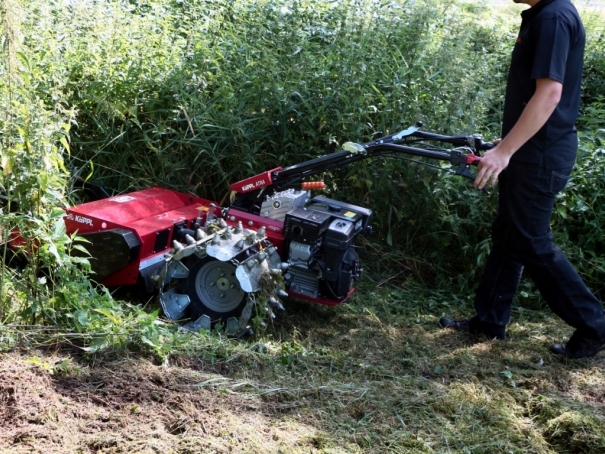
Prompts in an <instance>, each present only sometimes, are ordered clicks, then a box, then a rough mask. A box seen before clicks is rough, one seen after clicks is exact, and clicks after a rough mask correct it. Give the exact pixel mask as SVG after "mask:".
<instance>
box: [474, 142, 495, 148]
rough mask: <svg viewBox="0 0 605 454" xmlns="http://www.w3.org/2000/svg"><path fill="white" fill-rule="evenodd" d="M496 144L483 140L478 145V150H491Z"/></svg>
mask: <svg viewBox="0 0 605 454" xmlns="http://www.w3.org/2000/svg"><path fill="white" fill-rule="evenodd" d="M495 146H496V144H495V143H494V142H481V143H479V146H478V147H477V149H478V150H491V149H492V148H494V147H495Z"/></svg>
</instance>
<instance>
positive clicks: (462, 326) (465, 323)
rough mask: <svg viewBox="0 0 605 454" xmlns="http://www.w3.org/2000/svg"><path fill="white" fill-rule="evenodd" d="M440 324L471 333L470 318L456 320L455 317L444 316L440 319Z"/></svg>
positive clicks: (443, 326)
mask: <svg viewBox="0 0 605 454" xmlns="http://www.w3.org/2000/svg"><path fill="white" fill-rule="evenodd" d="M439 326H440V327H441V328H451V329H453V330H455V331H462V332H465V333H470V331H471V327H470V324H469V320H468V319H466V320H454V319H453V318H449V317H443V318H442V319H441V320H439Z"/></svg>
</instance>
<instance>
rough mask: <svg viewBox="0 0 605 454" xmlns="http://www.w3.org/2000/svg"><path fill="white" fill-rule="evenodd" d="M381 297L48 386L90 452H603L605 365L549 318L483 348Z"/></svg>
mask: <svg viewBox="0 0 605 454" xmlns="http://www.w3.org/2000/svg"><path fill="white" fill-rule="evenodd" d="M376 296H378V297H379V298H382V299H381V300H380V302H377V301H376V300H372V301H369V300H368V299H367V295H360V296H358V297H356V298H354V299H353V301H351V302H350V303H347V304H346V305H342V306H340V307H335V308H328V307H322V306H316V305H310V304H307V303H302V302H291V304H289V305H288V308H287V309H288V310H287V312H286V313H285V314H281V315H280V316H279V317H278V319H277V320H276V321H275V322H274V324H273V326H271V327H269V328H268V329H267V330H266V331H265V332H263V333H259V334H258V335H257V336H256V337H255V338H253V339H249V340H247V341H232V340H225V341H224V343H222V344H220V343H219V344H218V345H219V347H220V350H221V352H220V353H217V351H203V350H199V351H188V352H185V353H182V352H181V353H178V352H175V354H174V355H173V356H172V358H171V359H170V361H169V362H168V363H165V364H159V363H157V361H156V360H155V359H153V358H149V357H146V356H143V355H137V354H131V353H129V352H124V351H121V352H116V353H115V354H111V355H110V354H104V355H95V356H88V357H76V356H72V358H74V360H73V363H72V364H73V367H72V369H70V368H66V369H65V370H63V371H61V370H58V371H57V372H56V373H54V374H53V375H52V377H51V380H50V381H49V384H50V385H51V386H52V389H53V391H54V393H56V396H58V397H56V398H55V401H57V399H59V400H58V401H59V402H64V403H63V405H64V408H67V409H68V410H69V412H71V413H70V415H71V416H69V417H67V416H66V417H65V420H66V421H70V422H71V424H72V427H73V429H72V430H73V431H75V432H78V433H79V436H78V441H77V443H79V444H78V445H77V446H87V447H88V448H87V449H89V450H91V449H92V451H93V452H116V453H117V452H156V451H158V452H159V451H163V452H247V453H256V452H258V453H260V452H262V453H266V452H267V453H270V452H282V453H298V452H316V453H337V452H338V453H356V452H364V453H385V452H393V453H404V452H405V453H407V452H461V453H462V452H480V453H490V452H514V453H522V452H523V453H554V452H583V453H601V452H604V451H605V434H604V431H603V427H604V422H605V421H604V419H603V411H602V408H603V402H604V401H605V375H604V373H603V365H605V356H603V355H601V356H597V357H596V358H593V359H587V360H579V361H565V360H561V359H559V358H556V357H554V356H552V355H550V354H549V353H548V345H549V344H550V343H551V341H552V340H553V339H554V340H559V339H564V338H565V337H566V335H567V334H568V333H569V331H570V330H569V329H568V328H567V327H565V325H563V324H562V323H561V322H559V321H558V320H557V319H556V318H555V317H554V316H553V315H552V314H550V313H549V312H546V311H545V312H541V311H521V310H518V311H516V313H515V315H514V319H513V322H512V323H511V325H510V329H509V338H508V340H506V341H504V342H488V341H485V342H483V341H479V340H478V339H476V338H473V337H471V336H468V335H466V334H464V333H456V332H453V331H450V330H441V329H439V328H438V327H437V320H438V318H439V317H440V316H441V315H442V314H440V313H439V312H440V310H439V308H436V307H434V306H432V304H433V303H432V302H431V301H430V299H426V300H424V302H423V300H422V299H416V300H414V301H413V303H412V302H406V301H399V300H398V301H397V304H399V307H400V310H398V311H395V313H393V311H391V310H385V309H384V307H387V306H388V305H389V304H390V303H391V302H390V301H389V298H390V296H389V292H388V291H386V292H384V293H380V292H379V294H378V295H373V297H376ZM410 298H411V296H410ZM410 301H411V299H410ZM423 304H424V305H423ZM372 308H373V309H374V311H373V310H372ZM387 309H388V307H387ZM215 347H216V345H215ZM65 402H67V403H65ZM78 412H79V413H78ZM87 431H88V432H87ZM150 443H151V444H150ZM153 443H155V445H154V444H153ZM95 446H96V448H95ZM137 446H148V447H149V446H152V447H153V446H156V448H153V449H156V451H144V450H139V451H137V450H136V449H134V448H135V447H137ZM93 448H94V449H93ZM95 449H96V451H95ZM103 449H105V451H103ZM149 449H151V448H149ZM213 450H214V451H213ZM48 452H52V451H48Z"/></svg>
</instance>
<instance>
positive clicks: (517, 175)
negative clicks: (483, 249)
mask: <svg viewBox="0 0 605 454" xmlns="http://www.w3.org/2000/svg"><path fill="white" fill-rule="evenodd" d="M570 173H571V167H569V168H565V169H557V170H547V169H545V168H544V167H543V166H542V165H540V164H529V163H517V162H511V163H510V164H509V166H508V168H507V169H506V170H505V171H504V172H502V173H501V174H500V178H499V182H498V185H499V191H500V193H499V204H498V214H497V216H496V220H495V221H494V224H493V230H492V242H493V244H492V249H491V252H490V255H489V257H488V259H487V263H486V265H485V270H484V273H483V277H482V279H481V283H480V285H479V288H478V290H477V294H476V297H475V310H476V311H477V315H476V316H475V317H473V318H472V319H471V320H470V328H471V330H472V331H474V332H478V333H484V334H486V335H487V336H488V337H491V338H498V339H504V333H505V328H506V324H507V323H508V321H509V319H510V311H511V306H512V302H513V297H514V295H515V293H516V292H517V288H518V286H519V281H520V279H521V274H522V273H523V271H524V270H525V272H526V273H527V274H528V275H529V277H530V278H531V279H532V280H533V281H534V282H535V284H536V286H537V287H538V290H540V293H541V294H542V296H543V297H544V299H545V300H546V302H547V303H548V305H549V306H550V308H551V309H552V311H553V312H554V313H555V314H557V315H558V316H559V317H561V318H562V319H563V320H564V321H565V322H566V323H568V324H569V325H571V326H572V327H574V328H576V332H575V333H574V336H573V338H575V339H576V340H579V339H583V338H590V339H603V340H605V315H604V313H603V306H602V305H601V303H600V302H599V300H597V298H596V297H595V296H594V295H593V294H592V293H591V292H590V290H588V288H587V287H586V285H585V284H584V282H583V281H582V278H581V277H580V276H579V275H578V273H577V271H576V270H575V269H574V268H573V266H572V265H571V264H570V263H569V261H568V260H567V258H566V257H565V255H563V252H562V251H561V249H559V248H558V247H557V246H556V245H555V244H554V243H553V238H552V232H551V229H550V219H551V216H552V212H553V208H554V204H555V196H556V195H557V193H558V192H560V191H561V190H562V189H563V188H564V187H565V184H566V183H567V180H569V175H570Z"/></svg>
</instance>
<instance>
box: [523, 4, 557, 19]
mask: <svg viewBox="0 0 605 454" xmlns="http://www.w3.org/2000/svg"><path fill="white" fill-rule="evenodd" d="M556 1H557V0H540V1H539V2H538V3H536V4H535V5H534V6H532V7H531V8H529V9H526V10H523V11H521V17H522V18H523V19H531V18H533V17H535V16H536V15H537V14H538V13H539V12H540V11H542V9H544V7H545V6H546V5H548V4H549V3H553V2H556Z"/></svg>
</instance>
